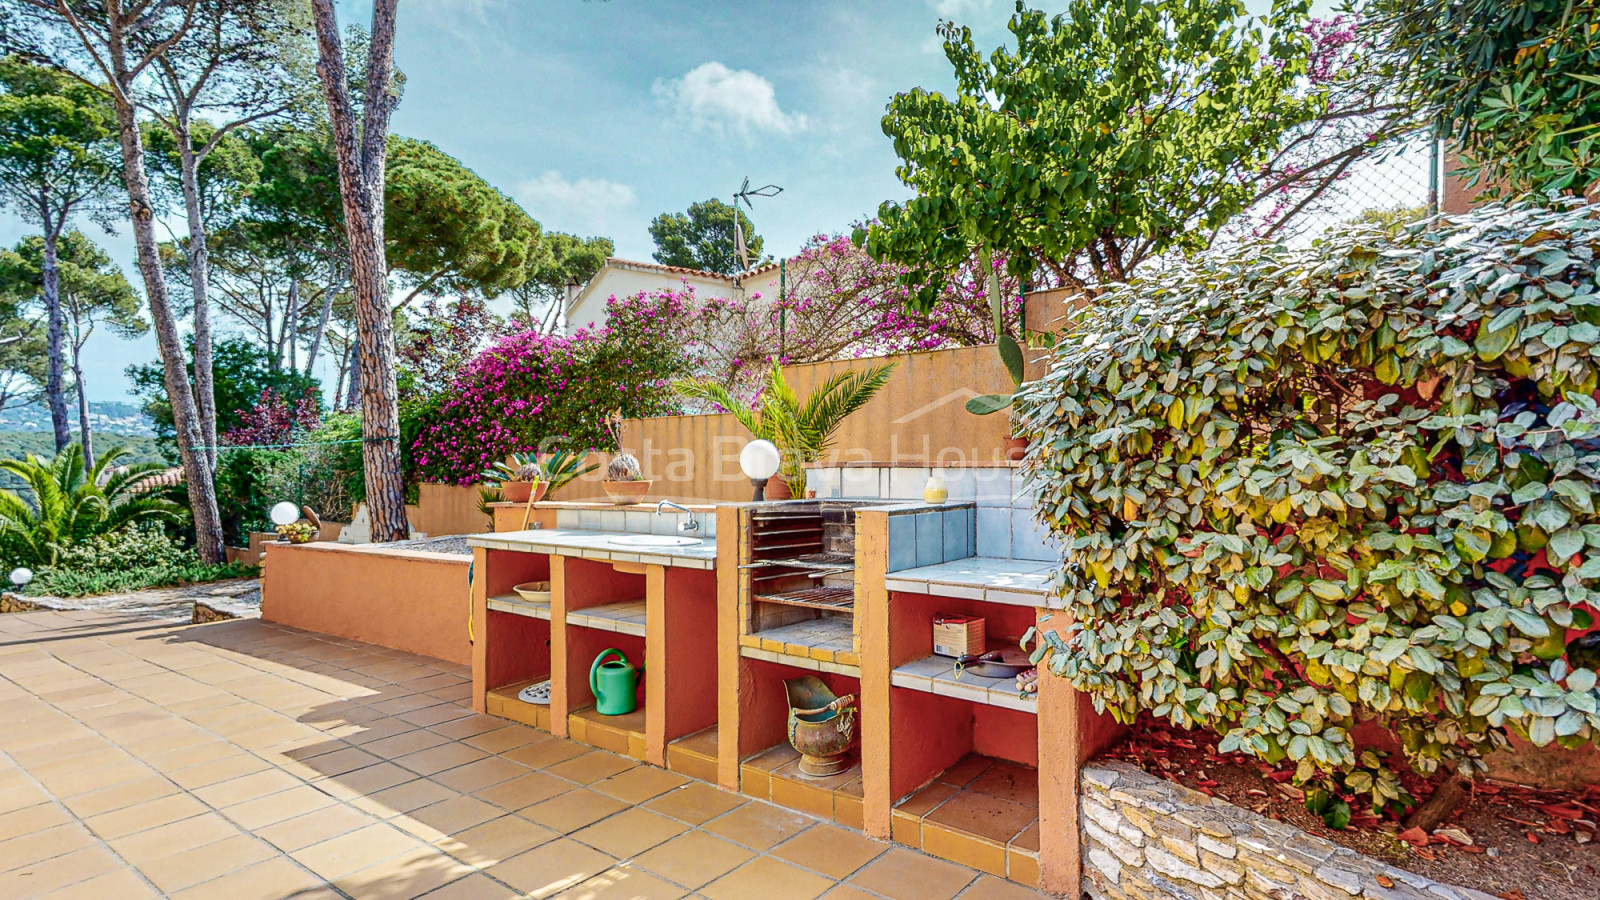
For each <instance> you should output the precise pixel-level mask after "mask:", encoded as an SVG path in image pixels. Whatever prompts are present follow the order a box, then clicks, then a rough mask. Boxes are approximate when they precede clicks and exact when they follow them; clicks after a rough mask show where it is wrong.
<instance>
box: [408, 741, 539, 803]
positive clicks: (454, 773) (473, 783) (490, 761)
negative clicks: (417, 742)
mask: <svg viewBox="0 0 1600 900" xmlns="http://www.w3.org/2000/svg"><path fill="white" fill-rule="evenodd" d="M462 749H470V748H462ZM472 752H473V753H480V754H481V751H478V750H472ZM401 765H404V763H401ZM528 772H529V769H528V767H527V766H524V765H522V764H520V763H514V762H511V761H510V760H507V759H501V758H500V757H498V756H490V757H488V758H486V759H480V760H478V761H477V762H469V763H467V764H466V765H464V766H456V767H455V768H453V769H450V770H449V771H445V772H440V773H439V774H437V775H435V776H433V780H434V781H437V782H439V783H440V784H442V785H444V786H446V787H448V788H451V789H452V790H457V791H460V792H462V793H463V794H470V793H472V792H473V791H481V790H483V789H484V788H486V787H489V786H491V785H496V784H499V783H500V782H502V781H510V780H511V779H513V778H516V777H518V776H519V775H526V774H528Z"/></svg>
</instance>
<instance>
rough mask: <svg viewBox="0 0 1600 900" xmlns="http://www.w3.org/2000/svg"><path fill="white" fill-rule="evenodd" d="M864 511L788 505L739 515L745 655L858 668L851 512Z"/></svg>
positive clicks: (846, 505)
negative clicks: (757, 652) (751, 651)
mask: <svg viewBox="0 0 1600 900" xmlns="http://www.w3.org/2000/svg"><path fill="white" fill-rule="evenodd" d="M861 505H863V504H862V503H859V502H855V503H852V502H848V501H833V500H822V501H813V502H788V503H775V504H771V505H766V506H760V507H754V508H752V509H751V510H749V511H746V512H745V513H744V515H746V516H748V519H747V521H746V523H744V524H745V525H746V527H747V528H748V532H747V534H748V535H749V541H748V543H747V544H746V545H745V547H744V548H742V549H746V550H747V553H748V555H747V556H746V557H745V558H744V559H742V560H741V564H740V566H739V568H740V570H741V575H743V576H744V577H742V578H740V601H741V602H740V611H741V614H742V622H741V625H742V628H741V635H740V636H741V643H742V644H743V645H744V646H745V647H749V648H758V649H762V650H765V651H768V652H778V653H785V654H787V655H791V656H794V655H800V656H805V657H807V658H809V659H812V660H817V661H823V662H841V663H843V664H845V665H854V664H855V640H854V635H855V628H854V624H855V623H854V618H855V562H856V561H855V546H856V532H855V510H856V507H858V506H861ZM742 517H743V516H742ZM742 517H741V518H742ZM742 555H743V554H742ZM840 653H843V654H844V656H842V657H841V656H839V654H840Z"/></svg>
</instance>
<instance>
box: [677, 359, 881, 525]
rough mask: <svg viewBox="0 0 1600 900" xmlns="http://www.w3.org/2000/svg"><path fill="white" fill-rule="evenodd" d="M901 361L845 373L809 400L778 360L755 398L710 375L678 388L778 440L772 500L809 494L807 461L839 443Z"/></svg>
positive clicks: (757, 435)
mask: <svg viewBox="0 0 1600 900" xmlns="http://www.w3.org/2000/svg"><path fill="white" fill-rule="evenodd" d="M894 369H895V363H884V364H882V365H875V366H870V367H868V368H865V369H861V370H858V371H850V372H840V373H838V374H837V375H834V376H833V377H831V378H829V379H827V380H826V381H824V382H822V383H821V384H819V385H817V387H816V389H815V390H813V391H812V392H811V394H810V396H808V397H806V399H805V402H804V403H802V402H800V398H799V397H798V396H797V395H796V394H795V392H794V390H793V389H792V388H790V387H789V383H788V381H786V380H785V379H784V377H783V368H782V367H781V366H779V365H778V364H777V363H773V365H772V371H770V372H768V373H767V380H766V383H765V384H764V385H763V386H762V388H761V392H760V393H759V394H757V395H756V396H755V397H753V398H751V399H750V400H748V401H746V400H741V399H739V398H738V397H735V396H734V395H733V393H732V392H730V391H729V390H728V389H727V388H726V387H724V386H723V385H721V384H719V383H717V382H715V381H710V380H707V379H703V378H699V379H688V380H685V381H679V382H676V383H675V384H674V385H673V387H674V388H675V389H676V390H677V391H678V393H679V394H681V395H682V396H684V397H685V398H688V399H691V400H699V401H702V402H705V403H711V404H715V405H716V406H719V407H721V408H722V409H725V410H727V411H728V412H730V413H732V414H733V416H734V418H736V419H738V420H739V424H740V425H743V426H744V427H745V428H746V429H747V430H749V432H750V435H751V437H753V438H756V439H764V440H768V441H771V442H773V443H774V444H776V445H778V449H779V451H781V453H782V456H783V462H782V464H781V466H780V468H779V469H778V474H777V475H775V476H773V478H772V480H771V481H769V482H768V485H769V486H768V488H767V490H766V498H767V499H768V500H787V499H789V498H790V497H798V496H804V495H805V489H806V473H805V464H806V463H808V462H816V461H817V460H819V459H821V458H822V455H823V454H824V453H825V452H827V450H828V448H829V447H831V446H833V437H834V433H835V432H837V431H838V430H839V425H840V424H841V423H843V422H844V420H845V418H846V417H847V416H849V415H850V414H851V413H853V412H855V411H856V410H858V409H860V408H861V407H863V406H866V405H867V401H869V400H871V399H872V398H873V396H874V395H876V394H877V393H878V391H880V390H882V389H883V387H884V385H886V384H888V383H889V376H890V375H891V374H893V372H894Z"/></svg>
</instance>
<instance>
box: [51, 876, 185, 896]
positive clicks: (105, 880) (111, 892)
mask: <svg viewBox="0 0 1600 900" xmlns="http://www.w3.org/2000/svg"><path fill="white" fill-rule="evenodd" d="M160 896H161V894H160V893H159V892H157V891H156V889H155V888H153V887H151V886H150V883H149V882H148V881H145V880H144V879H143V878H140V877H139V875H138V873H136V872H134V871H133V870H132V869H116V870H114V871H111V872H107V873H105V874H104V875H97V876H95V877H94V878H90V879H89V880H87V881H80V882H78V883H76V884H73V885H71V886H69V887H64V888H62V889H60V890H58V891H51V892H50V893H48V894H45V895H44V897H43V900H110V898H113V897H115V898H116V900H143V898H145V897H152V898H153V897H160Z"/></svg>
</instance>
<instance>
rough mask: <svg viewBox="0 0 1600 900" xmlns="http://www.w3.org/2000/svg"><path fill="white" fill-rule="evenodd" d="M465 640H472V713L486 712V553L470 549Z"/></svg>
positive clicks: (487, 645) (487, 565) (481, 550)
mask: <svg viewBox="0 0 1600 900" xmlns="http://www.w3.org/2000/svg"><path fill="white" fill-rule="evenodd" d="M469 603H470V607H471V610H470V615H471V617H472V618H471V619H470V621H469V623H468V624H469V626H470V627H469V628H468V637H469V638H470V639H471V640H472V711H473V712H478V713H486V712H488V711H489V699H488V698H489V688H490V687H491V685H490V684H489V677H488V676H489V641H488V638H487V631H488V629H489V551H487V550H485V549H483V548H482V547H474V548H472V598H471V600H470V601H469Z"/></svg>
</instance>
